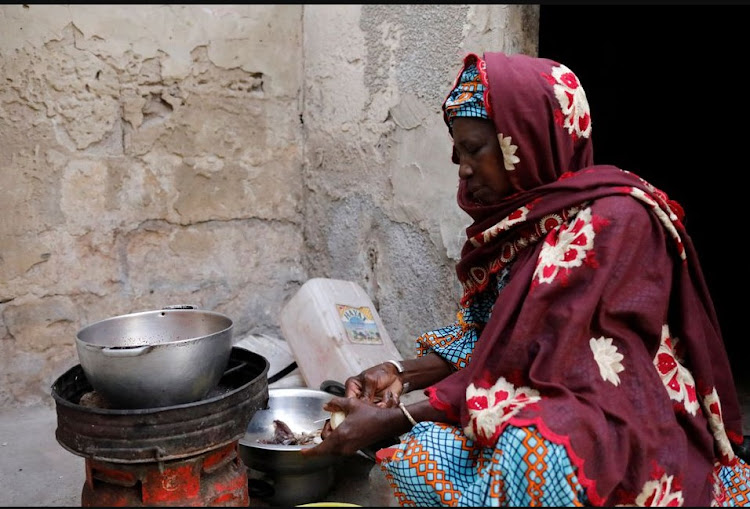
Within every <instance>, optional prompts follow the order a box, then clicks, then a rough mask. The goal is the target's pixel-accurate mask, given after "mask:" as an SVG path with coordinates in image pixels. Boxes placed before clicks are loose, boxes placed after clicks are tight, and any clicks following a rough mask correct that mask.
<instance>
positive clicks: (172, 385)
mask: <svg viewBox="0 0 750 509" xmlns="http://www.w3.org/2000/svg"><path fill="white" fill-rule="evenodd" d="M232 332H233V323H232V320H231V319H229V318H228V317H227V316H224V315H222V314H219V313H215V312H211V311H205V310H197V309H195V308H194V307H193V306H168V307H165V308H164V309H161V310H156V311H143V312H139V313H132V314H128V315H121V316H116V317H114V318H108V319H106V320H102V321H99V322H95V323H93V324H91V325H88V326H87V327H84V328H83V329H81V330H80V331H78V334H77V335H76V349H77V351H78V359H79V361H80V363H81V368H82V369H83V371H84V373H85V374H86V378H87V379H88V380H89V382H90V383H91V385H92V387H93V388H94V390H95V391H96V392H97V393H99V394H100V395H101V396H102V397H104V399H106V400H107V402H108V403H109V404H110V405H111V406H112V407H115V408H131V409H132V408H156V407H166V406H173V405H180V404H184V403H192V402H194V401H199V400H201V399H203V398H204V397H206V395H207V394H208V392H209V391H210V390H211V389H213V388H214V387H216V385H217V384H218V383H219V379H220V378H221V376H222V374H223V373H224V370H225V369H226V367H227V363H228V362H229V356H230V353H231V351H232Z"/></svg>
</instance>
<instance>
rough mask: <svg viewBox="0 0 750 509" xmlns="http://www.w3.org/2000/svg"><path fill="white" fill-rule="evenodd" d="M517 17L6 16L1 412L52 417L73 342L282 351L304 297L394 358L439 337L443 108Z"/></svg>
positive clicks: (407, 13)
mask: <svg viewBox="0 0 750 509" xmlns="http://www.w3.org/2000/svg"><path fill="white" fill-rule="evenodd" d="M537 25H538V8H537V7H536V6H529V5H514V6H506V5H486V6H485V5H480V6H469V5H435V6H430V5H395V6H385V5H362V6H360V5H147V4H144V5H137V6H134V5H90V6H89V5H43V4H39V5H35V4H29V5H22V4H18V5H2V6H0V76H2V79H1V80H0V405H3V406H7V405H10V406H16V405H30V404H36V403H40V402H42V403H47V404H51V398H50V396H49V387H50V385H51V383H52V382H53V381H54V380H55V379H56V378H57V377H58V376H59V375H61V374H62V373H63V372H64V371H65V370H66V369H68V368H69V367H71V366H73V365H75V364H77V362H78V360H77V355H76V352H75V343H74V338H75V333H76V331H77V330H79V329H80V328H81V327H83V326H85V325H86V324H88V323H91V322H94V321H97V320H100V319H104V318H108V317H111V316H115V315H119V314H124V313H130V312H135V311H142V310H150V309H158V308H160V307H163V306H165V305H170V304H193V305H195V306H198V307H200V308H203V309H209V310H213V311H217V312H220V313H224V314H226V315H228V316H230V317H231V318H232V319H233V320H234V322H235V336H236V337H241V336H243V335H245V334H248V333H252V334H271V335H275V336H278V337H281V334H280V331H279V326H278V323H279V322H278V314H279V311H280V309H281V308H282V306H283V304H284V303H285V302H286V301H287V300H288V299H289V298H290V297H291V296H292V295H293V294H294V293H295V292H296V290H297V289H298V288H299V286H300V285H301V284H302V283H304V282H305V281H306V280H307V279H308V278H311V277H332V278H339V279H348V280H353V281H355V282H357V283H359V284H360V285H362V287H363V288H365V290H366V291H367V292H368V294H369V295H370V297H371V298H372V300H373V301H374V303H375V304H376V306H377V307H378V309H379V312H380V315H381V318H382V319H383V321H384V323H385V324H386V327H387V328H388V331H389V333H390V335H391V336H392V337H393V339H394V341H395V342H396V344H397V346H398V348H399V349H400V351H401V352H402V353H403V354H404V355H405V356H413V354H414V352H413V344H412V342H413V336H414V335H415V334H417V333H419V332H420V331H421V330H423V329H425V328H431V327H434V326H436V325H441V324H443V323H444V322H446V321H451V320H452V319H453V314H454V312H455V304H456V301H457V296H458V293H457V292H458V286H457V285H456V282H455V279H454V272H453V263H454V262H455V259H456V257H457V254H458V250H459V249H460V235H461V233H462V229H463V227H464V226H465V224H466V218H465V217H464V216H463V214H462V213H461V212H460V211H459V210H458V209H457V208H456V206H455V190H456V184H457V180H456V168H455V166H454V165H452V164H451V163H450V160H449V155H450V142H449V138H448V134H447V131H446V129H445V127H444V125H443V124H442V119H441V116H440V103H441V102H442V100H443V98H444V96H445V95H446V94H447V92H448V88H449V87H450V84H451V82H452V80H453V78H454V77H455V74H456V72H457V69H458V67H457V66H458V62H460V58H461V56H463V54H464V53H465V52H467V51H477V52H481V51H483V50H485V49H488V50H491V49H503V50H505V51H508V52H524V53H529V54H534V53H535V52H536V41H537V32H536V30H537Z"/></svg>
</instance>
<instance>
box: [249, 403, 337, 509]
mask: <svg viewBox="0 0 750 509" xmlns="http://www.w3.org/2000/svg"><path fill="white" fill-rule="evenodd" d="M331 398H333V395H332V394H330V393H328V392H325V391H319V390H315V389H308V388H284V389H269V391H268V408H266V409H263V410H258V411H257V412H255V414H254V415H253V418H252V419H251V421H250V423H249V424H248V426H247V432H246V433H245V436H244V437H243V438H241V439H240V456H241V458H242V461H243V462H244V463H245V465H246V466H247V467H248V468H249V469H251V470H255V471H257V472H261V473H263V474H266V475H265V479H264V481H265V482H266V483H267V484H269V485H270V487H269V488H270V489H269V496H268V498H269V501H270V502H272V503H273V504H279V505H296V504H299V503H305V502H313V501H316V500H319V499H320V498H321V497H323V496H325V494H326V493H328V491H329V490H330V489H331V487H332V485H333V481H334V471H333V465H334V463H335V462H336V461H337V459H338V457H337V456H314V457H307V456H303V455H302V454H301V453H300V451H301V450H302V449H303V448H307V447H313V446H314V445H315V443H316V442H317V441H319V440H320V431H321V429H322V428H323V425H324V424H325V420H326V419H328V418H329V417H330V416H331V414H330V412H327V411H325V410H323V405H324V404H325V403H326V402H328V401H330V400H331Z"/></svg>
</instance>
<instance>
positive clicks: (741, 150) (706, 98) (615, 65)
mask: <svg viewBox="0 0 750 509" xmlns="http://www.w3.org/2000/svg"><path fill="white" fill-rule="evenodd" d="M748 15H750V6H701V5H684V6H645V5H633V6H627V5H620V6H612V5H609V6H607V5H542V6H541V8H540V27H539V56H542V57H546V58H550V59H552V60H556V61H558V62H560V63H563V64H565V65H567V66H568V67H570V68H571V69H572V70H573V71H574V72H575V73H576V74H577V75H578V77H579V79H580V80H581V83H582V85H583V87H584V89H585V90H586V95H587V97H588V100H589V106H590V108H591V118H592V127H593V131H592V140H593V142H594V160H595V162H596V163H603V164H614V165H616V166H619V167H620V168H623V169H627V170H630V171H633V172H635V173H637V174H639V175H640V176H642V177H643V178H645V179H646V180H649V181H650V182H652V183H653V184H654V185H655V186H657V187H659V188H661V189H662V190H664V191H665V192H666V193H667V194H669V196H670V198H672V199H675V200H677V201H678V202H680V203H681V204H682V206H683V207H684V209H685V212H686V218H685V226H686V227H687V230H688V232H689V234H690V236H691V237H692V239H693V242H694V244H695V247H696V249H697V251H698V255H699V257H700V260H701V264H702V267H703V272H704V275H705V278H706V282H707V284H708V287H709V290H710V291H711V295H712V297H713V300H714V305H715V307H716V311H717V314H718V317H719V322H720V324H721V328H722V333H723V336H724V341H725V343H726V344H727V349H728V351H729V354H730V359H731V360H732V363H733V367H734V369H733V371H734V374H735V378H743V379H750V369H748V367H747V366H746V364H747V363H746V361H745V359H747V357H746V356H743V355H742V354H743V350H744V347H743V341H744V339H743V338H744V336H745V334H747V332H746V330H745V329H744V328H743V327H742V321H743V318H742V317H743V316H745V313H747V312H746V311H745V310H744V303H745V302H746V301H747V300H748V289H747V280H748V278H747V276H746V275H745V266H746V263H747V258H748V257H747V255H746V253H748V252H750V251H747V250H746V248H745V247H744V245H745V244H746V242H747V240H744V239H743V237H745V228H744V227H743V224H744V222H745V217H744V216H745V213H744V209H742V210H741V205H743V206H744V204H746V203H750V199H748V198H747V197H745V196H744V195H745V184H744V183H745V181H746V180H747V174H748V173H750V163H749V161H748V151H750V129H748V127H747V125H748V118H749V117H748V114H749V113H750V108H749V107H748V104H749V103H750V96H749V94H748V91H750V79H748V78H746V76H747V72H748V69H747V67H748V58H747V37H748V27H747V20H748V19H750V17H748ZM741 194H742V196H741Z"/></svg>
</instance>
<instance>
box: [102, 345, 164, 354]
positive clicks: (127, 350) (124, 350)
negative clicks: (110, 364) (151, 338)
mask: <svg viewBox="0 0 750 509" xmlns="http://www.w3.org/2000/svg"><path fill="white" fill-rule="evenodd" d="M152 348H154V347H153V345H145V346H131V347H122V346H120V347H114V348H110V347H107V348H102V349H101V352H102V354H103V355H106V356H107V357H137V356H139V355H142V354H144V353H146V352H148V351H149V350H151V349H152Z"/></svg>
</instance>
